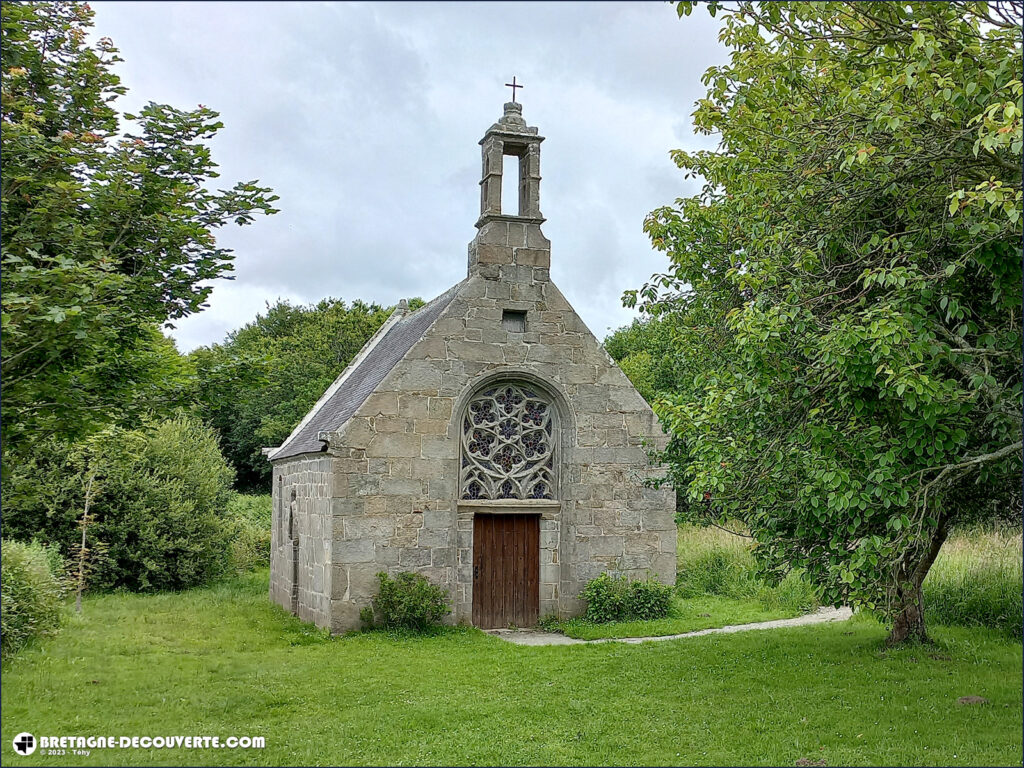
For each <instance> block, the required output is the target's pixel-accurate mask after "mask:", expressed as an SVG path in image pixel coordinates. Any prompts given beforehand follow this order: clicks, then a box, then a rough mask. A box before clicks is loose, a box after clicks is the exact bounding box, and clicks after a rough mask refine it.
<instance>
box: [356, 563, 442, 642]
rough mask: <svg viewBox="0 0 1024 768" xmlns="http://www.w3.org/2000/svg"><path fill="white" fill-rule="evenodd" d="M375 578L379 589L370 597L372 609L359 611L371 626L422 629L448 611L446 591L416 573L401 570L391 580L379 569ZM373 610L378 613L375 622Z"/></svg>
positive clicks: (435, 622) (434, 622)
mask: <svg viewBox="0 0 1024 768" xmlns="http://www.w3.org/2000/svg"><path fill="white" fill-rule="evenodd" d="M377 578H378V579H379V580H380V591H379V592H378V593H377V597H375V598H374V599H373V612H367V611H365V610H364V611H362V612H360V614H359V617H360V618H361V619H362V620H363V621H364V622H365V623H367V624H368V625H369V626H371V627H372V626H379V627H382V628H384V629H408V630H413V631H415V632H422V631H423V630H425V629H428V628H430V627H431V626H433V625H436V624H438V623H439V622H440V621H441V619H442V618H444V617H445V616H446V615H448V614H449V613H450V612H451V609H449V607H448V593H447V592H445V591H444V590H443V589H441V587H439V586H437V585H436V584H431V583H430V582H429V581H427V579H426V578H424V577H423V576H421V575H420V574H418V573H411V572H409V571H405V572H403V573H399V574H397V575H396V576H395V578H393V579H392V578H391V577H390V576H388V574H387V573H384V572H381V573H378V574H377ZM374 613H375V614H376V615H377V616H380V621H379V622H376V621H374V615H373V614H374Z"/></svg>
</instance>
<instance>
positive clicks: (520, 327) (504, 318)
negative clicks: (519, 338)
mask: <svg viewBox="0 0 1024 768" xmlns="http://www.w3.org/2000/svg"><path fill="white" fill-rule="evenodd" d="M501 327H502V328H504V329H505V330H506V331H508V332H509V333H523V332H525V331H526V312H524V311H521V310H516V309H505V310H502V313H501Z"/></svg>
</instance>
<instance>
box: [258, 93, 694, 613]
mask: <svg viewBox="0 0 1024 768" xmlns="http://www.w3.org/2000/svg"><path fill="white" fill-rule="evenodd" d="M542 141H544V137H542V136H539V135H538V133H537V129H536V128H534V127H530V126H527V124H526V122H525V121H524V120H523V117H522V105H521V104H519V103H516V102H515V101H512V102H509V103H507V104H505V108H504V115H503V116H502V117H501V119H500V120H498V122H497V123H495V124H494V125H492V126H491V127H490V128H488V129H487V132H486V133H485V134H484V137H483V139H482V140H481V141H480V145H481V146H482V148H483V178H482V179H481V181H480V218H479V220H478V221H477V222H476V228H477V230H478V231H477V234H476V237H475V238H474V239H473V241H472V242H471V243H470V244H469V265H468V274H467V276H466V278H465V279H464V280H462V282H460V283H458V284H457V285H454V286H453V287H452V288H450V289H449V290H448V291H446V292H445V293H443V294H441V295H440V296H438V297H437V298H436V299H434V300H433V301H431V302H430V303H428V304H427V305H425V306H423V307H421V308H420V309H417V310H415V311H409V310H408V308H407V307H405V306H404V302H403V303H402V304H400V305H399V307H398V309H396V310H395V312H394V313H393V314H392V315H391V317H390V318H389V319H388V320H387V321H386V322H385V323H384V325H383V326H382V327H381V328H380V330H379V331H377V333H376V334H375V335H374V336H373V337H372V338H371V339H370V340H369V341H368V342H367V343H366V345H365V346H364V347H363V349H362V350H361V351H360V352H359V354H358V355H357V356H356V357H355V358H354V359H353V360H352V362H351V364H350V365H349V366H348V367H347V368H346V369H345V370H344V371H343V372H342V374H341V375H340V376H339V377H338V379H337V380H336V381H335V382H334V383H333V384H332V385H331V386H330V387H329V388H328V390H327V391H326V392H325V393H324V394H323V397H321V398H320V400H319V401H318V402H317V403H316V405H315V406H314V407H313V409H312V410H311V411H310V412H309V413H308V414H307V415H306V417H305V418H304V419H303V420H302V421H301V422H300V423H299V425H298V426H297V427H296V428H295V430H294V431H293V432H292V433H291V435H290V436H289V437H288V439H287V440H285V441H284V443H283V444H281V445H280V446H278V447H276V448H270V449H265V453H266V454H267V456H268V458H269V460H270V461H271V462H272V464H273V468H274V473H273V504H274V513H273V532H272V544H271V569H270V598H271V599H272V600H273V601H274V602H276V603H278V604H280V605H282V606H284V607H285V608H287V609H288V610H290V611H292V612H293V613H295V614H296V615H298V616H299V617H300V618H302V619H304V620H308V621H312V622H315V623H316V624H317V625H319V626H322V627H330V629H331V630H332V631H333V632H343V631H346V630H349V629H354V628H358V627H359V626H360V620H359V611H360V609H361V608H362V607H364V606H366V605H369V604H370V602H371V600H372V598H373V597H374V595H375V594H376V591H377V585H378V582H377V579H376V574H377V573H378V572H379V571H388V572H391V573H396V572H400V571H416V572H418V573H421V574H423V575H424V576H425V577H427V578H428V579H430V581H432V582H433V583H435V584H439V585H440V586H442V587H444V588H445V589H446V590H447V591H448V595H449V604H450V607H451V609H452V613H451V615H450V616H449V620H450V621H452V622H466V623H472V624H473V625H476V626H479V627H483V628H494V627H505V626H509V625H515V626H518V627H528V626H532V625H534V624H535V623H536V622H537V620H538V619H539V618H541V617H543V616H547V615H556V616H558V617H561V618H566V617H570V616H573V615H576V614H578V613H580V612H581V610H582V607H583V606H582V603H581V601H580V600H579V597H578V595H579V592H580V590H581V589H582V588H583V587H584V585H586V583H587V582H588V581H589V580H590V579H593V578H594V577H596V576H598V575H599V574H600V573H602V572H603V571H611V572H614V573H621V574H624V575H626V576H629V577H632V578H645V577H646V576H647V575H648V574H650V575H651V576H653V577H655V578H657V579H659V580H661V581H662V582H664V583H669V584H670V583H673V582H674V580H675V562H676V559H675V553H676V526H675V521H674V495H673V492H672V491H671V489H669V488H662V489H655V488H652V487H649V486H647V485H645V483H644V480H645V479H646V478H648V477H652V476H653V473H654V472H656V471H657V470H656V469H655V468H653V467H651V466H649V461H648V450H649V449H650V448H652V447H663V446H664V444H665V440H666V438H665V436H664V434H663V432H662V430H661V428H660V426H659V424H658V421H657V419H656V417H655V416H654V413H653V412H652V411H651V409H650V408H649V407H648V405H647V403H646V402H645V401H644V399H643V398H642V397H641V396H640V395H639V393H638V392H637V391H636V389H634V387H633V385H632V384H631V383H630V381H629V379H627V378H626V376H625V374H623V373H622V371H621V370H620V369H619V368H618V367H617V366H616V365H615V363H614V362H613V361H612V360H611V358H610V357H609V356H608V354H607V353H606V352H605V351H604V349H603V348H602V346H601V344H600V343H599V342H598V340H597V339H596V338H595V337H594V335H593V334H592V333H591V332H590V331H589V330H588V329H587V327H586V326H585V325H584V324H583V321H582V320H580V318H579V316H578V315H577V314H576V312H575V311H574V310H573V308H572V307H571V306H570V305H569V302H568V301H566V300H565V297H564V296H563V295H562V293H561V292H560V291H559V290H558V288H557V287H555V284H554V283H552V282H551V278H550V274H549V267H550V263H551V244H550V242H549V241H548V240H547V238H546V237H544V234H543V233H542V232H541V224H542V223H543V222H544V217H543V216H542V215H541V212H540V180H541V175H540V145H541V142H542ZM508 156H514V157H517V158H518V159H519V200H518V201H517V202H518V207H517V208H515V207H513V206H509V207H510V208H512V211H503V210H502V200H501V188H502V183H501V181H502V180H501V176H502V165H503V158H505V157H508ZM513 202H516V201H513ZM513 211H515V212H513Z"/></svg>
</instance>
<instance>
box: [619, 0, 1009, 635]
mask: <svg viewBox="0 0 1024 768" xmlns="http://www.w3.org/2000/svg"><path fill="white" fill-rule="evenodd" d="M689 9H690V4H686V3H684V4H681V5H680V6H679V10H680V12H681V13H684V14H685V13H686V12H688V11H689ZM715 9H716V10H718V11H720V15H721V18H722V19H723V29H722V33H721V39H722V40H723V42H724V43H725V44H726V45H728V46H730V47H731V48H732V56H731V61H730V62H729V63H728V64H726V65H724V66H721V67H714V68H712V69H710V70H708V72H707V73H706V74H705V75H704V83H705V84H706V85H707V86H708V91H707V95H706V97H705V98H704V99H702V100H701V101H700V102H699V103H698V107H697V111H696V112H695V113H694V120H695V126H696V128H697V130H698V131H700V132H703V133H708V134H711V133H715V134H718V135H719V136H720V146H719V148H718V150H716V151H701V152H694V153H687V152H682V151H678V152H674V153H673V157H674V159H675V161H676V163H677V164H678V165H679V166H680V167H681V168H682V169H683V170H685V171H686V173H687V175H688V176H696V177H701V178H703V180H704V185H703V188H702V190H701V192H700V194H698V195H697V196H695V197H692V198H687V199H681V200H679V201H677V203H676V205H675V206H673V207H665V208H660V209H658V210H656V211H654V212H653V213H652V214H651V215H650V216H649V217H648V219H647V221H646V223H645V228H646V231H647V232H648V233H649V235H650V237H651V239H652V242H653V243H654V245H655V246H656V247H657V248H659V249H661V250H664V251H665V252H666V253H667V254H668V256H669V258H670V261H671V266H670V269H669V271H668V272H667V273H666V274H664V275H656V276H655V277H654V278H653V279H652V281H651V282H650V283H649V284H648V285H647V286H645V287H644V288H643V289H642V290H641V291H639V292H633V293H632V294H630V295H627V302H636V301H640V302H641V303H642V304H643V305H644V307H645V308H646V309H647V310H648V311H650V312H652V313H654V314H656V315H658V316H663V315H665V314H675V315H677V321H676V322H677V324H678V327H682V328H691V329H693V331H692V333H691V335H690V336H689V337H687V338H684V339H683V340H682V342H681V348H680V350H679V356H680V357H681V358H685V357H686V354H687V353H693V354H700V350H701V349H702V341H701V339H706V340H707V345H708V346H709V347H710V350H709V353H708V356H707V359H706V365H705V366H704V367H702V370H700V372H699V374H698V376H697V377H696V379H695V381H694V382H693V386H692V387H690V388H683V389H681V390H680V391H677V392H675V393H670V394H668V395H665V396H662V397H661V398H659V399H656V401H655V409H656V411H657V412H658V414H659V416H660V418H661V419H662V422H663V424H664V425H665V426H666V427H667V428H668V429H669V430H670V432H671V433H672V435H673V437H674V440H673V445H672V446H671V447H670V451H669V452H668V453H667V454H666V460H667V461H668V462H669V464H670V468H671V475H672V477H671V480H672V482H673V484H674V485H676V487H677V488H679V489H684V490H685V495H686V497H687V502H688V506H689V510H688V514H689V517H690V519H703V520H714V521H723V520H725V519H739V520H741V521H742V522H743V523H744V524H745V525H746V526H747V528H748V529H749V530H750V531H751V533H752V534H753V535H754V536H755V538H756V540H757V542H758V546H757V548H756V549H755V555H756V557H757V559H758V561H759V563H760V564H761V566H762V567H763V568H764V569H765V570H766V571H767V572H768V573H769V574H771V575H773V576H776V577H778V576H781V575H783V574H784V573H786V572H787V571H788V570H789V569H791V568H793V567H796V568H800V569H802V570H803V571H804V572H805V573H806V574H807V576H808V577H809V578H810V579H811V580H812V581H813V582H814V583H815V584H816V585H817V586H818V587H819V588H820V589H821V590H822V593H823V595H824V599H825V601H826V602H829V603H839V602H843V601H847V600H849V601H854V602H856V603H859V604H862V605H866V606H877V607H879V608H880V609H881V610H883V611H884V612H885V614H886V615H887V616H889V617H890V618H893V619H898V618H900V617H908V616H911V615H912V613H913V611H912V609H913V607H914V606H915V605H916V604H917V603H918V596H919V588H920V584H921V582H922V581H923V579H924V576H925V574H926V573H927V570H928V567H929V566H930V563H931V561H932V559H933V558H934V556H935V553H936V552H937V551H938V548H939V547H940V546H941V544H942V540H943V538H944V537H945V535H946V532H947V531H948V529H949V527H950V526H951V525H953V524H954V523H957V522H963V521H965V520H971V519H974V520H977V519H986V518H990V517H993V516H995V515H997V514H999V512H1000V510H1002V509H1005V508H1007V507H1011V508H1016V507H1018V506H1019V504H1020V496H1019V477H1020V469H1021V446H1022V443H1021V422H1020V403H1021V367H1022V358H1021V348H1022V344H1021V342H1022V337H1021V325H1020V318H1021V282H1022V274H1021V257H1020V238H1021V215H1020V211H1021V191H1020V190H1021V187H1020V164H1021V39H1020V27H1019V23H1018V22H1019V18H1018V17H1019V6H1018V7H1017V9H1016V10H1015V9H1014V7H1013V6H1012V5H1011V4H1008V3H999V2H996V3H988V4H982V3H911V4H898V3H888V2H863V3H850V4H846V3H803V2H789V3H787V2H779V3H768V4H757V3H751V2H739V3H731V4H728V5H725V4H716V6H715ZM954 202H955V203H956V205H954V204H953V203H954ZM895 626H896V628H897V629H898V630H899V632H905V631H907V629H908V627H907V625H906V624H901V623H900V622H899V621H897V622H896V625H895ZM910 630H911V631H913V632H917V633H918V634H921V635H923V631H924V627H923V623H922V624H920V625H919V626H918V627H917V628H916V629H915V628H913V627H911V628H910ZM899 632H894V640H897V639H899V637H898V635H899Z"/></svg>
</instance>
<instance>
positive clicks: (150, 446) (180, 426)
mask: <svg viewBox="0 0 1024 768" xmlns="http://www.w3.org/2000/svg"><path fill="white" fill-rule="evenodd" d="M93 473H95V474H94V477H95V486H94V488H93V498H92V502H91V504H90V514H91V515H94V519H95V522H94V523H93V524H92V525H91V526H90V527H89V531H88V537H89V544H90V545H98V546H97V551H99V550H101V551H102V556H101V557H100V558H99V559H98V560H97V562H95V563H94V564H93V568H92V572H91V574H90V586H92V587H97V588H113V587H125V588H128V589H130V590H141V591H149V590H159V589H183V588H187V587H192V586H196V585H198V584H202V583H204V582H206V581H209V580H210V579H212V578H215V577H217V576H219V575H221V574H223V573H224V572H225V570H226V569H227V568H228V567H229V562H230V561H229V552H230V545H231V540H232V537H233V536H234V535H235V531H234V530H232V528H231V526H229V525H227V523H226V520H225V507H226V505H227V503H228V500H229V498H230V495H231V481H232V479H233V473H232V471H231V469H230V467H228V466H227V464H226V463H225V461H224V458H223V457H222V456H221V454H220V451H219V449H218V447H217V441H216V437H215V436H214V434H213V432H212V431H211V430H210V429H209V428H208V427H206V426H204V425H202V424H200V423H198V422H196V421H194V420H190V419H184V418H182V419H174V420H169V421H165V422H163V423H161V424H158V425H156V426H154V427H152V428H149V429H148V430H145V431H144V430H141V429H140V430H126V429H121V428H115V427H111V428H108V429H106V430H104V431H103V432H100V433H98V434H97V435H94V436H93V437H92V438H90V439H89V440H87V441H85V442H82V443H78V444H76V445H74V446H72V447H70V448H69V447H67V446H62V445H61V444H59V443H58V442H57V441H55V440H51V441H49V442H48V443H47V444H46V445H45V451H44V450H41V451H40V452H39V453H38V454H37V456H36V457H34V458H33V459H32V460H31V461H29V462H26V463H24V464H19V465H16V466H15V467H12V469H11V477H10V478H9V480H8V482H6V483H5V489H4V507H3V511H2V514H3V524H4V530H5V532H7V533H8V535H11V536H16V537H18V538H26V539H27V538H30V537H33V536H36V537H39V538H40V539H43V540H45V541H49V542H54V543H56V544H58V545H59V546H60V547H61V550H62V551H63V552H65V553H67V552H70V551H72V548H73V547H75V546H76V545H77V544H78V543H79V538H80V536H81V532H80V529H79V528H78V527H77V525H76V520H77V519H78V517H79V516H80V514H81V512H82V507H83V503H84V494H85V488H86V482H87V480H86V478H87V477H88V476H92V475H93Z"/></svg>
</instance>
